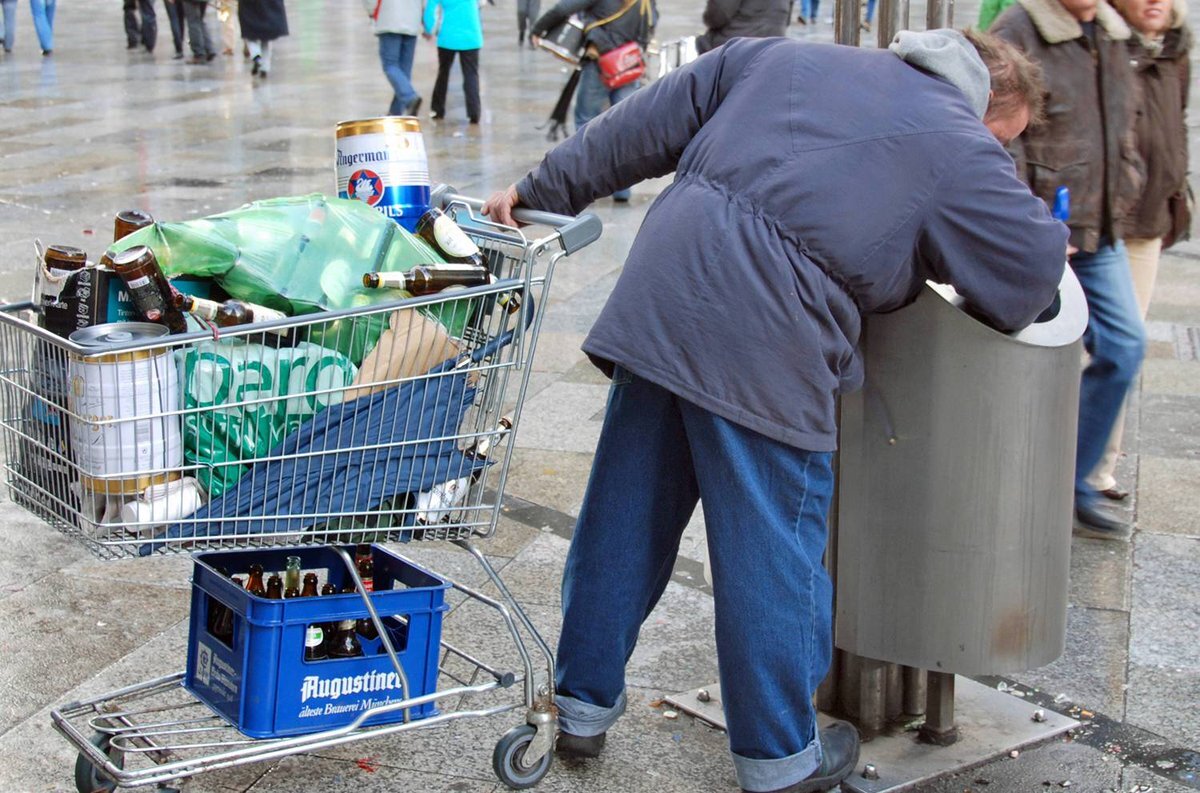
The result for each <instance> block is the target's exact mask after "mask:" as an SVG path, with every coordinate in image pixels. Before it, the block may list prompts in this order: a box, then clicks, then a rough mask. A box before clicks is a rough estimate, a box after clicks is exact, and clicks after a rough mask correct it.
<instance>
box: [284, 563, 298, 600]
mask: <svg viewBox="0 0 1200 793" xmlns="http://www.w3.org/2000/svg"><path fill="white" fill-rule="evenodd" d="M285 564H286V566H285V568H284V571H283V588H284V589H294V590H296V594H297V596H298V595H299V594H300V557H299V556H289V557H288V558H287V562H286V563H285Z"/></svg>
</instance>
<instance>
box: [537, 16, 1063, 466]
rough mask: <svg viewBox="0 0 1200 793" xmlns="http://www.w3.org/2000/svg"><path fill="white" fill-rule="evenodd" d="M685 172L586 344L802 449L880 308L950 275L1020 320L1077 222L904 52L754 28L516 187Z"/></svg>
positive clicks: (607, 189)
mask: <svg viewBox="0 0 1200 793" xmlns="http://www.w3.org/2000/svg"><path fill="white" fill-rule="evenodd" d="M983 95H984V96H986V87H985V89H984V94H983ZM672 171H674V172H675V180H674V182H673V183H672V184H671V185H670V186H669V187H668V188H667V189H666V190H664V191H663V192H662V194H661V195H659V197H658V198H657V199H656V200H655V202H654V204H653V205H652V206H651V207H650V209H649V210H648V211H647V213H646V217H645V220H644V222H643V223H642V227H641V230H640V231H639V233H638V235H637V238H636V239H635V240H634V243H633V246H632V248H631V249H630V252H629V256H628V258H627V259H626V261H625V266H624V269H623V271H622V273H621V276H620V278H619V279H618V281H617V284H616V285H615V287H614V288H613V290H612V293H611V295H610V297H609V299H608V302H607V304H606V305H605V307H604V309H603V310H602V312H601V314H600V316H599V318H598V319H597V321H596V324H595V326H594V327H593V328H592V330H591V333H590V334H589V335H588V337H587V339H586V341H585V342H584V345H583V349H584V351H585V352H587V353H588V355H589V356H591V357H592V359H593V360H597V362H598V363H600V364H601V365H602V366H606V365H607V364H606V362H616V363H618V364H620V365H621V366H622V367H624V368H626V369H628V370H629V371H631V372H633V373H634V374H636V375H638V376H639V377H642V378H644V379H646V380H649V381H651V382H653V383H656V384H658V385H660V386H662V387H664V388H666V389H667V390H669V391H671V392H672V393H675V394H677V395H679V396H680V397H682V398H683V399H686V400H688V401H690V402H692V403H694V404H696V405H699V406H700V407H702V408H704V409H706V410H709V411H711V412H713V413H716V414H717V415H719V416H722V417H724V418H727V419H729V420H730V421H733V422H736V423H738V424H740V425H742V426H744V427H748V428H750V429H752V430H755V431H757V432H760V433H762V434H764V435H767V436H769V437H771V438H775V439H777V440H779V441H782V442H784V443H787V444H789V445H792V446H796V447H799V448H802V449H807V450H811V451H830V450H833V449H835V448H836V427H835V421H834V402H835V395H836V394H837V393H839V392H840V391H841V392H844V391H847V390H853V389H856V388H858V387H859V386H860V385H861V383H862V377H863V369H862V361H861V357H860V353H859V351H858V349H857V347H858V339H859V333H860V329H861V315H862V314H863V313H866V312H884V311H891V310H894V309H897V308H900V307H901V306H903V305H905V304H907V303H908V302H910V301H911V300H912V299H913V298H914V297H915V296H916V295H917V294H918V292H919V290H920V288H921V286H922V284H923V283H924V281H925V280H926V279H933V280H936V281H940V282H943V283H950V284H952V285H954V286H955V287H956V288H957V290H958V291H959V292H960V293H961V294H962V295H963V296H964V297H965V298H966V299H967V300H968V301H969V302H970V303H972V304H973V305H974V307H975V309H976V311H978V312H979V313H980V314H982V315H983V316H984V317H986V318H987V319H989V320H990V321H991V322H992V323H993V324H994V325H995V326H997V327H1000V328H1018V327H1023V326H1025V325H1027V324H1029V323H1030V322H1031V321H1032V320H1033V319H1034V318H1035V317H1036V316H1037V315H1038V313H1039V312H1040V311H1041V310H1042V309H1043V308H1045V307H1046V306H1047V305H1048V304H1049V303H1050V301H1051V299H1052V297H1053V295H1054V293H1055V289H1056V287H1057V284H1058V282H1059V280H1060V278H1061V277H1062V273H1063V267H1064V261H1065V252H1066V236H1067V232H1066V229H1065V227H1064V226H1063V225H1062V224H1060V223H1058V222H1056V221H1055V220H1053V219H1052V218H1051V217H1050V214H1049V211H1048V210H1047V208H1046V206H1045V204H1044V203H1043V202H1042V201H1041V200H1039V199H1037V198H1035V197H1034V196H1033V195H1032V194H1031V193H1030V192H1029V189H1028V188H1027V187H1026V186H1025V185H1024V184H1023V183H1022V182H1021V181H1020V180H1018V179H1017V176H1016V172H1015V169H1014V167H1013V162H1012V160H1011V158H1010V157H1009V155H1008V154H1007V153H1006V152H1005V150H1004V148H1003V147H1002V146H1001V145H1000V143H999V142H997V141H996V139H995V138H994V137H993V136H992V134H991V133H990V132H989V131H988V129H987V128H986V127H985V126H984V125H983V123H982V122H981V121H980V118H979V116H978V115H977V112H976V111H975V110H973V109H972V107H971V105H970V103H969V102H968V100H967V98H966V95H965V94H964V93H963V92H962V91H961V90H960V89H959V88H957V87H955V86H954V85H952V84H951V83H949V82H947V81H945V80H943V79H941V78H939V77H936V76H934V75H933V74H931V73H930V72H927V71H925V70H922V69H917V68H914V67H913V66H910V65H908V64H907V63H905V62H904V61H903V60H901V59H900V58H897V57H896V56H895V55H894V54H892V53H890V52H888V51H886V50H865V49H859V48H856V47H845V46H837V45H831V44H815V43H803V42H798V41H794V40H790V39H734V40H733V41H731V42H729V43H727V44H725V45H724V46H722V47H719V48H717V49H715V50H713V51H712V52H709V53H707V54H705V55H702V56H701V57H700V58H699V59H697V60H696V61H695V62H693V63H692V64H689V65H688V66H686V67H684V68H682V69H679V70H678V71H675V72H673V73H671V74H670V75H668V76H667V77H666V78H664V79H661V80H659V81H657V82H655V83H653V84H652V85H651V86H649V87H648V88H644V89H642V90H640V91H638V92H637V93H636V94H634V95H633V96H631V97H629V98H627V99H625V100H624V101H622V102H620V103H618V104H616V105H614V106H613V107H612V108H610V109H609V110H608V111H606V112H605V113H602V114H601V115H600V116H598V117H596V118H595V119H593V120H592V121H591V122H590V123H589V124H588V125H587V126H586V127H585V128H584V129H583V130H581V131H580V132H578V133H577V134H575V135H573V136H572V137H570V138H568V139H567V140H566V141H564V142H563V143H562V144H560V145H559V146H558V147H556V148H555V149H553V150H552V151H551V152H550V153H549V154H547V155H546V157H545V158H544V159H543V160H542V162H541V164H540V165H538V167H537V168H535V169H534V170H533V171H531V172H530V173H529V174H528V175H527V176H526V177H525V178H524V179H522V180H521V181H520V182H518V184H517V195H518V196H519V201H520V203H521V205H524V206H529V207H534V208H538V209H545V210H550V211H554V212H559V213H564V214H576V213H578V212H580V211H581V210H583V209H584V208H585V207H586V206H587V205H588V204H589V203H591V202H592V201H593V200H595V199H596V198H598V197H600V196H606V195H609V194H611V193H612V192H613V191H614V190H617V189H620V188H625V187H629V186H630V185H632V184H634V183H635V182H638V181H640V180H642V179H648V178H653V177H659V176H663V175H665V174H668V173H670V172H672Z"/></svg>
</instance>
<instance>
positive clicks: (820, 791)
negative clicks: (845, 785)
mask: <svg viewBox="0 0 1200 793" xmlns="http://www.w3.org/2000/svg"><path fill="white" fill-rule="evenodd" d="M820 740H821V764H820V765H819V766H817V770H816V771H813V772H812V773H811V774H809V775H808V776H807V777H805V778H804V779H802V780H800V781H799V782H797V783H796V784H794V785H789V786H788V787H785V788H779V789H778V790H773V791H771V793H824V791H827V790H832V789H833V788H834V787H836V786H837V785H838V784H839V783H840V782H841V781H842V780H843V779H845V778H846V777H848V776H850V774H851V773H852V772H853V771H854V768H855V766H857V765H858V730H856V729H854V727H853V726H852V725H851V724H850V723H849V722H845V721H835V722H833V723H832V724H830V725H829V726H828V727H825V728H824V729H822V730H821V738H820ZM743 793H749V791H743Z"/></svg>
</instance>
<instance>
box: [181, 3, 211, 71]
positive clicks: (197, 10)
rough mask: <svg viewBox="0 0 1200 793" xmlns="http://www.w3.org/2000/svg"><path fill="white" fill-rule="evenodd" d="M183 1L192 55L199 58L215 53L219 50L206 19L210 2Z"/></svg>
mask: <svg viewBox="0 0 1200 793" xmlns="http://www.w3.org/2000/svg"><path fill="white" fill-rule="evenodd" d="M181 2H182V3H183V16H184V19H186V20H187V31H188V45H189V46H190V47H191V48H192V55H194V56H195V57H197V58H206V57H208V56H209V55H215V54H216V52H217V51H216V49H215V48H214V47H213V40H212V34H210V33H209V32H208V23H207V22H205V21H204V12H205V11H206V10H207V9H208V4H207V3H197V2H196V0H181Z"/></svg>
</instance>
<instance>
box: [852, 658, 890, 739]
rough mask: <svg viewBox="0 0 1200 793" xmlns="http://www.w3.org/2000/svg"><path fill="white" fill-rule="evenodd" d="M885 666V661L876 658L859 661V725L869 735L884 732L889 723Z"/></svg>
mask: <svg viewBox="0 0 1200 793" xmlns="http://www.w3.org/2000/svg"><path fill="white" fill-rule="evenodd" d="M885 666H886V664H885V663H884V662H883V661H876V660H875V659H874V658H862V659H861V660H860V661H859V670H860V671H859V677H858V726H859V727H860V728H861V729H862V731H863V732H864V733H866V734H867V735H875V734H877V733H880V732H882V731H883V727H884V725H885V724H886V723H887V718H886V715H885V701H886V693H887V692H886V691H885V686H886V684H887V678H886V674H885V670H884V667H885Z"/></svg>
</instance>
